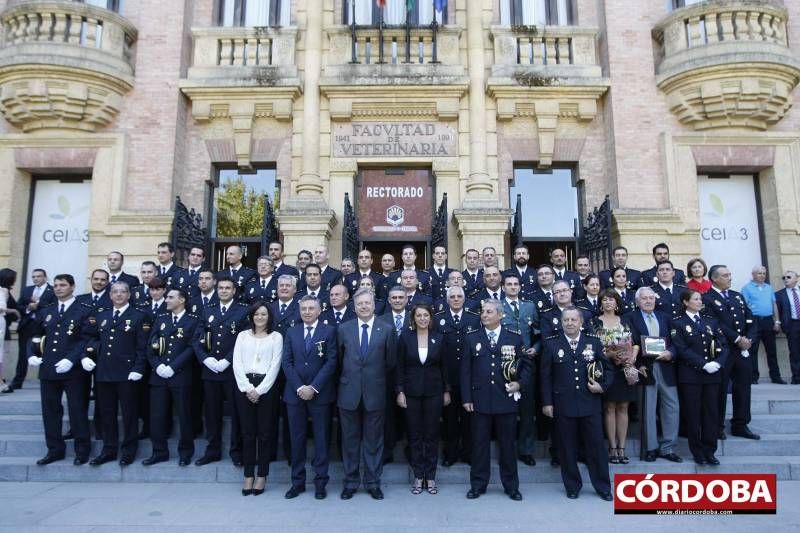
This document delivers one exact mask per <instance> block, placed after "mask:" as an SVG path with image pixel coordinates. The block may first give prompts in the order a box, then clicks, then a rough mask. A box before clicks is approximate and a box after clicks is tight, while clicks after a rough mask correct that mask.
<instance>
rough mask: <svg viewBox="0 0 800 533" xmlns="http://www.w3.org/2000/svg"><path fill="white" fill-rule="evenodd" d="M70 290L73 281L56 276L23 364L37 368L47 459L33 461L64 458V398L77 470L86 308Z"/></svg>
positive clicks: (84, 451) (83, 445) (84, 406)
mask: <svg viewBox="0 0 800 533" xmlns="http://www.w3.org/2000/svg"><path fill="white" fill-rule="evenodd" d="M74 291H75V279H74V278H73V277H72V276H71V275H69V274H59V275H57V276H56V277H55V278H54V280H53V292H54V293H55V295H56V299H57V301H56V302H55V303H53V304H50V305H47V306H45V307H42V308H40V309H39V310H38V311H37V313H36V319H35V323H34V327H33V328H32V334H33V336H32V338H31V344H30V346H29V348H28V354H29V357H28V365H29V366H32V367H39V388H40V391H41V392H40V394H41V398H42V421H43V422H44V436H45V441H46V443H47V455H45V456H44V457H42V458H41V459H39V460H38V461H36V464H37V465H46V464H50V463H53V462H55V461H60V460H62V459H63V458H64V455H65V453H66V445H65V443H64V438H63V435H62V434H61V419H62V418H63V416H64V407H63V405H62V404H61V397H62V396H63V395H64V394H65V393H66V395H67V411H68V413H69V425H70V427H71V428H72V434H73V437H74V439H75V460H74V461H73V462H74V464H75V465H76V466H77V465H82V464H85V463H86V462H87V461H88V460H89V452H90V448H91V445H90V442H89V418H88V415H87V411H88V405H89V399H88V396H87V388H86V380H87V379H88V376H87V375H86V371H85V370H84V369H83V368H82V366H81V365H80V364H79V362H80V361H81V359H82V358H83V356H84V354H85V351H86V343H87V342H88V341H89V334H88V329H87V328H88V327H89V326H88V323H89V317H90V316H91V314H92V308H91V307H88V306H85V305H81V304H79V303H78V302H77V301H76V300H75V297H74V295H73V292H74Z"/></svg>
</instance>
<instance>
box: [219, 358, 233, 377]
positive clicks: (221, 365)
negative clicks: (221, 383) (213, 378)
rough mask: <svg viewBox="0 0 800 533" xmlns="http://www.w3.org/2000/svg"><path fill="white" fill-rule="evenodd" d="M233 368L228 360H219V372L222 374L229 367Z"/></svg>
mask: <svg viewBox="0 0 800 533" xmlns="http://www.w3.org/2000/svg"><path fill="white" fill-rule="evenodd" d="M229 366H231V364H230V362H229V361H228V360H227V359H218V360H217V372H219V373H220V374H222V373H223V372H225V370H227V369H228V367H229Z"/></svg>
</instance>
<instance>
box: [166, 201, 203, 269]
mask: <svg viewBox="0 0 800 533" xmlns="http://www.w3.org/2000/svg"><path fill="white" fill-rule="evenodd" d="M170 242H171V243H172V246H173V247H174V248H175V263H176V264H185V262H186V259H187V257H188V255H189V251H190V250H191V249H192V248H202V249H203V251H204V252H205V253H206V255H208V252H209V250H208V244H209V243H208V234H207V232H206V228H205V227H203V216H202V215H201V214H200V213H197V212H195V210H194V208H192V209H191V210H190V209H188V208H187V207H186V205H185V204H184V203H183V202H182V201H181V197H180V196H176V197H175V215H174V216H173V219H172V232H171V234H170Z"/></svg>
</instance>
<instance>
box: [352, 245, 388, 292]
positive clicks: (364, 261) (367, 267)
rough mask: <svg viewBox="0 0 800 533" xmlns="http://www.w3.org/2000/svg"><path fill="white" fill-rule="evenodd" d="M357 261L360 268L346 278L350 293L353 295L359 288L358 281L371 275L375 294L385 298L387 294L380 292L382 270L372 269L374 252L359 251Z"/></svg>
mask: <svg viewBox="0 0 800 533" xmlns="http://www.w3.org/2000/svg"><path fill="white" fill-rule="evenodd" d="M357 262H358V269H357V270H356V271H355V272H353V273H352V274H348V275H347V276H345V278H344V284H345V286H346V287H347V290H348V291H349V293H350V295H351V296H352V295H353V294H354V293H355V292H356V291H357V290H358V282H359V280H360V279H361V278H363V277H370V278H372V282H373V284H374V285H375V296H376V297H377V298H384V297H385V295H384V294H380V293H379V292H378V290H379V289H380V284H381V278H382V277H383V276H381V273H380V272H375V271H374V270H372V252H370V251H369V250H361V251H360V252H358V259H357Z"/></svg>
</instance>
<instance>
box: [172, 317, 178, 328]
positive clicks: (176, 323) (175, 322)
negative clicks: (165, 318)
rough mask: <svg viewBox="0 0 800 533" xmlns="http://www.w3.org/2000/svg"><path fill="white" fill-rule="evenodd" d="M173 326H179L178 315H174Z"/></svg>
mask: <svg viewBox="0 0 800 533" xmlns="http://www.w3.org/2000/svg"><path fill="white" fill-rule="evenodd" d="M172 325H173V326H177V325H178V315H172Z"/></svg>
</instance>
